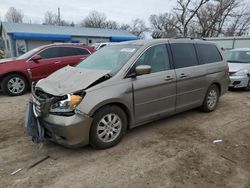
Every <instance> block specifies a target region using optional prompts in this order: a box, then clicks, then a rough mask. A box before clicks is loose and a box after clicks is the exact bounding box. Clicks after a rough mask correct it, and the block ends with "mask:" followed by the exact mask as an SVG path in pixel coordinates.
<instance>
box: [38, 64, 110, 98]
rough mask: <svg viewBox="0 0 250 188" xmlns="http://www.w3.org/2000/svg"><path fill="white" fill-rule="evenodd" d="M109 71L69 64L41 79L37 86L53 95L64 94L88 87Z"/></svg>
mask: <svg viewBox="0 0 250 188" xmlns="http://www.w3.org/2000/svg"><path fill="white" fill-rule="evenodd" d="M108 73H109V71H106V70H90V69H82V68H77V67H71V66H67V67H65V68H62V69H60V70H58V71H56V72H54V73H53V74H51V75H50V76H48V77H47V78H45V79H42V80H40V81H39V82H38V83H37V84H36V87H39V88H41V89H42V90H43V91H44V92H46V93H49V94H51V95H54V96H63V95H66V94H69V93H74V92H76V91H80V90H83V89H85V88H87V87H88V86H90V85H91V84H92V83H94V82H95V81H97V80H98V79H100V78H102V77H103V76H105V75H106V74H108Z"/></svg>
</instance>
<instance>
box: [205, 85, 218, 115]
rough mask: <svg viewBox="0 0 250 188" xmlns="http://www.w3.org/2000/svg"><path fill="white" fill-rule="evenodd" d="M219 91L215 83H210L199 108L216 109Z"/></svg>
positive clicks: (209, 110) (207, 110) (208, 110)
mask: <svg viewBox="0 0 250 188" xmlns="http://www.w3.org/2000/svg"><path fill="white" fill-rule="evenodd" d="M219 98H220V92H219V88H218V86H217V85H214V84H213V85H211V86H210V87H209V88H208V90H207V93H206V96H205V99H204V101H203V105H202V106H201V110H202V111H203V112H212V111H214V110H215V109H216V107H217V104H218V102H219Z"/></svg>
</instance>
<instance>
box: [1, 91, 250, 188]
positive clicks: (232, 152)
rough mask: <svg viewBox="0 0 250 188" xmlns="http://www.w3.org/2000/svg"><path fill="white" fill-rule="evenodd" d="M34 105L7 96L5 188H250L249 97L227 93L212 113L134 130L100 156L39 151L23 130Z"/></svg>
mask: <svg viewBox="0 0 250 188" xmlns="http://www.w3.org/2000/svg"><path fill="white" fill-rule="evenodd" d="M29 97H30V94H26V95H25V96H21V97H6V96H4V95H3V94H1V93H0V104H1V106H0V187H25V188H26V187H237V188H240V187H250V116H249V112H250V92H243V91H233V92H228V93H227V94H226V95H225V96H223V97H222V98H221V101H220V103H219V106H218V110H217V111H215V112H213V113H209V114H206V113H201V112H199V111H198V110H191V111H188V112H185V113H182V114H179V115H176V116H173V117H170V118H166V119H164V120H161V121H157V122H154V123H151V124H147V125H145V126H141V127H138V128H135V129H133V130H130V131H128V133H127V135H126V136H125V138H124V139H123V141H122V142H121V143H120V144H119V145H117V146H116V147H113V148H110V149H107V150H99V151H98V150H93V149H92V148H91V147H89V146H87V147H84V148H79V149H74V150H72V149H66V148H64V147H62V146H59V145H57V144H54V143H51V142H48V143H45V144H44V145H43V146H42V147H41V148H40V149H39V146H37V145H34V144H33V143H32V142H31V141H30V138H29V137H27V136H26V134H25V133H24V128H23V121H24V119H23V116H24V110H25V106H26V102H27V100H28V98H29ZM214 139H222V140H223V142H222V143H218V144H213V143H212V141H213V140H214ZM48 154H49V155H50V156H51V158H50V159H48V160H46V161H44V162H43V163H41V164H39V165H38V166H36V167H34V168H32V169H30V170H27V169H24V170H23V171H21V172H19V173H18V174H16V175H14V176H11V175H10V174H11V172H13V171H15V170H16V169H18V168H27V166H29V165H30V164H32V163H33V162H35V161H37V160H39V159H41V158H42V157H44V156H46V155H48Z"/></svg>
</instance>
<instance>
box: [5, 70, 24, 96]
mask: <svg viewBox="0 0 250 188" xmlns="http://www.w3.org/2000/svg"><path fill="white" fill-rule="evenodd" d="M1 88H2V90H3V92H4V93H5V94H6V95H9V96H19V95H23V94H24V93H25V92H26V91H27V88H28V82H27V80H26V78H25V77H24V76H22V75H20V74H9V75H7V76H5V77H4V78H3V80H2V84H1Z"/></svg>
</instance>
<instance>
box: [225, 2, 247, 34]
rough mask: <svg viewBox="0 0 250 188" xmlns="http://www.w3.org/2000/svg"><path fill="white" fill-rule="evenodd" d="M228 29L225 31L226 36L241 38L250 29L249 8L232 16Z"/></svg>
mask: <svg viewBox="0 0 250 188" xmlns="http://www.w3.org/2000/svg"><path fill="white" fill-rule="evenodd" d="M231 17H232V18H231V20H230V24H229V26H228V28H227V29H226V31H225V35H226V36H241V35H244V34H246V32H247V31H248V30H249V29H250V10H249V7H247V8H243V9H241V10H240V11H237V12H235V13H234V14H232V15H231Z"/></svg>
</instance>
